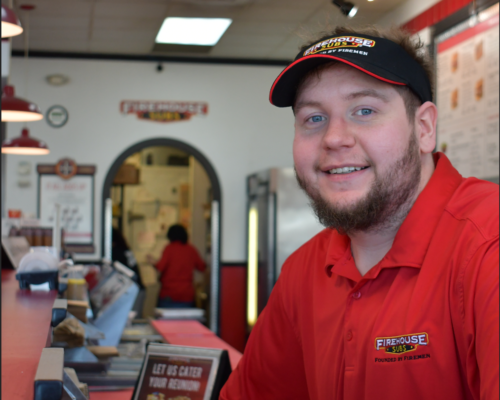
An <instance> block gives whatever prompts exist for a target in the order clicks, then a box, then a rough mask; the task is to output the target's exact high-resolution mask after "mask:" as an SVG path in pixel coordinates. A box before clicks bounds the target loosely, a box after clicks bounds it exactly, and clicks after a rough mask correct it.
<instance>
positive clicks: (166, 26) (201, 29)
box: [155, 17, 233, 46]
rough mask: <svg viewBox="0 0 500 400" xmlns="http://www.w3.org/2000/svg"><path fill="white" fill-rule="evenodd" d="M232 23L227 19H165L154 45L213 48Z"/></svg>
mask: <svg viewBox="0 0 500 400" xmlns="http://www.w3.org/2000/svg"><path fill="white" fill-rule="evenodd" d="M231 22H233V21H232V20H231V19H228V18H178V17H168V18H165V21H163V24H162V26H161V28H160V30H159V32H158V35H156V39H155V42H156V43H170V44H186V45H197V46H214V45H215V44H217V42H218V41H219V39H220V38H221V36H222V35H223V34H224V32H225V31H226V29H227V28H228V27H229V25H231Z"/></svg>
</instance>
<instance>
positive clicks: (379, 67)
mask: <svg viewBox="0 0 500 400" xmlns="http://www.w3.org/2000/svg"><path fill="white" fill-rule="evenodd" d="M422 50H423V49H422V44H419V43H415V42H414V41H412V40H411V39H410V37H409V35H407V34H405V33H403V32H401V31H395V30H392V31H385V32H381V31H379V30H376V29H375V28H370V29H359V30H358V29H357V30H353V29H350V28H344V27H338V28H336V29H334V30H333V32H331V33H330V34H328V35H326V36H323V37H321V38H319V39H317V40H315V41H313V42H311V43H310V44H308V45H306V46H304V47H303V48H302V49H301V51H300V53H299V54H298V55H297V57H296V59H295V61H294V62H292V63H291V64H290V65H289V66H288V67H287V68H285V69H284V71H283V72H282V73H281V74H280V75H279V76H278V78H277V79H276V80H275V82H274V85H273V87H272V89H271V94H270V101H271V103H272V104H273V105H276V106H278V107H289V106H291V107H292V110H293V113H294V116H295V139H294V143H293V157H294V162H295V170H296V175H297V179H298V182H299V184H300V185H301V187H302V188H303V189H304V190H305V192H306V193H307V194H308V196H309V198H310V200H311V205H312V207H313V209H314V211H315V212H316V214H317V217H318V218H319V220H320V222H322V223H323V224H324V225H325V227H326V229H325V230H324V231H322V232H320V233H319V234H318V235H317V236H315V237H314V238H313V239H311V240H310V241H309V242H307V243H306V244H305V245H303V246H302V247H301V248H299V249H298V250H297V251H296V252H295V253H293V254H292V255H291V256H290V257H289V258H288V260H287V261H286V262H285V263H284V265H283V268H282V272H281V274H280V276H279V279H278V280H277V283H276V285H275V287H274V289H273V292H272V294H271V296H270V298H269V301H268V303H267V306H266V308H265V309H264V310H263V312H262V313H261V315H260V316H259V318H258V320H257V323H256V324H255V326H254V327H253V330H252V332H251V335H250V338H249V341H248V343H247V346H246V349H245V353H244V355H243V358H242V359H241V361H240V363H239V364H238V367H237V368H236V369H235V370H234V372H233V373H232V375H231V376H230V378H229V380H228V382H227V383H226V385H225V387H224V388H223V390H222V392H221V396H220V398H221V399H223V400H229V399H231V400H233V399H258V400H265V399H311V400H312V399H314V400H332V399H335V400H361V399H366V400H379V399H380V400H400V399H405V400H408V399H410V400H413V399H414V400H417V399H418V400H431V399H446V400H473V399H474V400H479V399H481V400H491V399H498V396H499V387H498V362H499V359H498V357H499V320H498V300H499V299H498V275H499V274H498V272H499V253H498V247H499V246H498V244H499V226H498V222H499V221H498V220H499V216H498V206H499V205H498V198H499V190H498V185H496V184H493V183H490V182H486V181H481V180H478V179H475V178H467V179H465V178H463V177H462V176H461V175H460V174H459V173H458V172H457V170H456V169H455V168H454V167H453V166H452V165H451V163H450V161H449V160H448V158H447V157H446V156H445V155H444V154H442V153H434V154H433V151H434V149H435V147H436V121H437V108H436V106H435V104H434V103H433V102H432V100H433V97H432V84H431V82H432V67H431V64H430V63H429V62H428V60H427V58H426V56H425V53H424V52H423V51H422ZM496 112H498V110H497V111H496Z"/></svg>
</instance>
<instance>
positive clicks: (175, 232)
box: [167, 224, 188, 244]
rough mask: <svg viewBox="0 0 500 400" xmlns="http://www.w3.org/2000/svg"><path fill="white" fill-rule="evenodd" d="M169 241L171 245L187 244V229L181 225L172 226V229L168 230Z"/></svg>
mask: <svg viewBox="0 0 500 400" xmlns="http://www.w3.org/2000/svg"><path fill="white" fill-rule="evenodd" d="M167 239H168V240H170V242H171V243H172V242H181V243H184V244H186V243H187V241H188V234H187V231H186V228H184V227H183V226H182V225H180V224H175V225H172V226H171V227H170V228H168V232H167Z"/></svg>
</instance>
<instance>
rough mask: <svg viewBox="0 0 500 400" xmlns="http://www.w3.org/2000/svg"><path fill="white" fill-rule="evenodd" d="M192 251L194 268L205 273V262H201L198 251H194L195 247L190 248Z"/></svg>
mask: <svg viewBox="0 0 500 400" xmlns="http://www.w3.org/2000/svg"><path fill="white" fill-rule="evenodd" d="M191 248H192V249H193V254H194V267H195V268H196V269H197V270H198V271H201V272H203V271H205V267H206V264H205V261H203V260H202V259H201V257H200V255H199V253H198V250H196V247H194V246H192V247H191Z"/></svg>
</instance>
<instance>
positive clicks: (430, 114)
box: [415, 101, 438, 154]
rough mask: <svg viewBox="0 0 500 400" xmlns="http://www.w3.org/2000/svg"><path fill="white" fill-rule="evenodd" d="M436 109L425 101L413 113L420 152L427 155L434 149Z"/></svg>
mask: <svg viewBox="0 0 500 400" xmlns="http://www.w3.org/2000/svg"><path fill="white" fill-rule="evenodd" d="M437 115H438V112H437V107H436V105H435V104H434V103H432V102H430V101H427V102H425V103H424V104H422V105H421V106H420V107H419V108H418V109H417V112H416V113H415V134H416V135H417V139H418V142H419V145H420V151H421V152H422V153H424V154H429V153H432V152H433V151H434V149H435V148H436V124H437Z"/></svg>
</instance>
